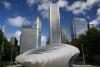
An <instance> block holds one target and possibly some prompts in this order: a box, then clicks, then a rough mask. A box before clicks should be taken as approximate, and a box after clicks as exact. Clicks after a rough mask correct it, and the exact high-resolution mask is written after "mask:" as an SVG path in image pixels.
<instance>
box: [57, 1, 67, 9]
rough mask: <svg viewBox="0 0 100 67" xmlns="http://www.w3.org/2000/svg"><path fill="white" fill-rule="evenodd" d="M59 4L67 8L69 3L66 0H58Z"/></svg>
mask: <svg viewBox="0 0 100 67" xmlns="http://www.w3.org/2000/svg"><path fill="white" fill-rule="evenodd" d="M57 4H58V6H59V7H61V8H63V7H67V5H68V2H67V1H66V0H58V2H57Z"/></svg>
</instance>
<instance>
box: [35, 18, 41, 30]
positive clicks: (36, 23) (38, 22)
mask: <svg viewBox="0 0 100 67" xmlns="http://www.w3.org/2000/svg"><path fill="white" fill-rule="evenodd" d="M35 28H36V29H41V21H40V19H39V17H37V19H36V22H35Z"/></svg>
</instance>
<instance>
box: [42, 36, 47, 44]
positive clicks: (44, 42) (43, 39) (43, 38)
mask: <svg viewBox="0 0 100 67" xmlns="http://www.w3.org/2000/svg"><path fill="white" fill-rule="evenodd" d="M46 41H47V37H46V36H43V35H42V36H41V46H46Z"/></svg>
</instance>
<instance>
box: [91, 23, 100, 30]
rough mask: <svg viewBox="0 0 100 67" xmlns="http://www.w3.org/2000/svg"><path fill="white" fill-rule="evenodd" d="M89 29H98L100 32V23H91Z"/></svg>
mask: <svg viewBox="0 0 100 67" xmlns="http://www.w3.org/2000/svg"><path fill="white" fill-rule="evenodd" d="M89 27H90V28H93V27H94V28H96V29H97V30H100V23H99V22H98V24H96V23H92V22H91V23H89Z"/></svg>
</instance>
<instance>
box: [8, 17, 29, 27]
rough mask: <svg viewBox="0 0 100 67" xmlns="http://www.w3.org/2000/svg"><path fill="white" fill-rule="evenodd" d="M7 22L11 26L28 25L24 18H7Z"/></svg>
mask: <svg viewBox="0 0 100 67" xmlns="http://www.w3.org/2000/svg"><path fill="white" fill-rule="evenodd" d="M7 22H8V23H9V24H11V25H12V26H16V27H21V26H22V25H29V24H30V21H29V20H27V19H26V18H25V17H21V16H17V17H14V18H8V19H7Z"/></svg>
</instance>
